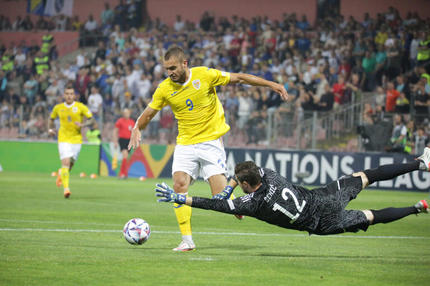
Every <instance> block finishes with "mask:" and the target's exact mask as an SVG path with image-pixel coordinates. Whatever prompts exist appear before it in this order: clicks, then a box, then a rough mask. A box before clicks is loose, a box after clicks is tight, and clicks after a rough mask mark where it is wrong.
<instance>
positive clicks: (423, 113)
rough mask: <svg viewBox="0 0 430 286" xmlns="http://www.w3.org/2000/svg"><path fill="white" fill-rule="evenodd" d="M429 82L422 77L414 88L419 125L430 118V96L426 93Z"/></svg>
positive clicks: (413, 93)
mask: <svg viewBox="0 0 430 286" xmlns="http://www.w3.org/2000/svg"><path fill="white" fill-rule="evenodd" d="M426 83H427V80H426V78H425V77H422V78H421V79H420V80H419V81H418V83H417V84H416V85H414V86H413V87H412V96H413V97H414V100H415V101H414V102H415V106H414V108H415V112H416V114H417V123H418V124H420V123H421V122H422V120H424V119H425V118H428V117H429V110H428V109H429V106H430V95H429V94H428V93H427V92H426Z"/></svg>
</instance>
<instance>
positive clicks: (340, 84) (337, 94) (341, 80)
mask: <svg viewBox="0 0 430 286" xmlns="http://www.w3.org/2000/svg"><path fill="white" fill-rule="evenodd" d="M345 89H346V87H345V77H344V76H343V75H342V74H340V75H339V76H338V78H337V82H336V83H335V84H333V93H334V102H335V103H336V104H337V105H340V104H342V103H343V97H344V93H345Z"/></svg>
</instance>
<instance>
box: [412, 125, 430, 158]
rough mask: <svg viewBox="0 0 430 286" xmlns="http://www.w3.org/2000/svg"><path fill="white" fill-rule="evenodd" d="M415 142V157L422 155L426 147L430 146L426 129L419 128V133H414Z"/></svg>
mask: <svg viewBox="0 0 430 286" xmlns="http://www.w3.org/2000/svg"><path fill="white" fill-rule="evenodd" d="M414 142H415V155H418V154H422V153H419V152H423V151H424V148H425V147H428V146H429V145H430V138H429V136H428V135H427V134H426V133H425V128H424V127H423V126H419V127H418V128H417V131H416V132H415V133H414Z"/></svg>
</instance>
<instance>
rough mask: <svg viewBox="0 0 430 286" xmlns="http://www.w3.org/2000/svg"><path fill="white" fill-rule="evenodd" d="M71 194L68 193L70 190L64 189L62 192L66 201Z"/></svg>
mask: <svg viewBox="0 0 430 286" xmlns="http://www.w3.org/2000/svg"><path fill="white" fill-rule="evenodd" d="M71 194H72V193H71V192H70V190H69V189H65V190H64V198H66V199H68V198H69V197H70V195H71Z"/></svg>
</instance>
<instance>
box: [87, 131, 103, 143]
mask: <svg viewBox="0 0 430 286" xmlns="http://www.w3.org/2000/svg"><path fill="white" fill-rule="evenodd" d="M86 135H87V140H88V143H95V144H100V143H101V140H100V139H99V135H100V130H98V129H94V130H92V131H91V130H90V129H88V131H87V134H86Z"/></svg>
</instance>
